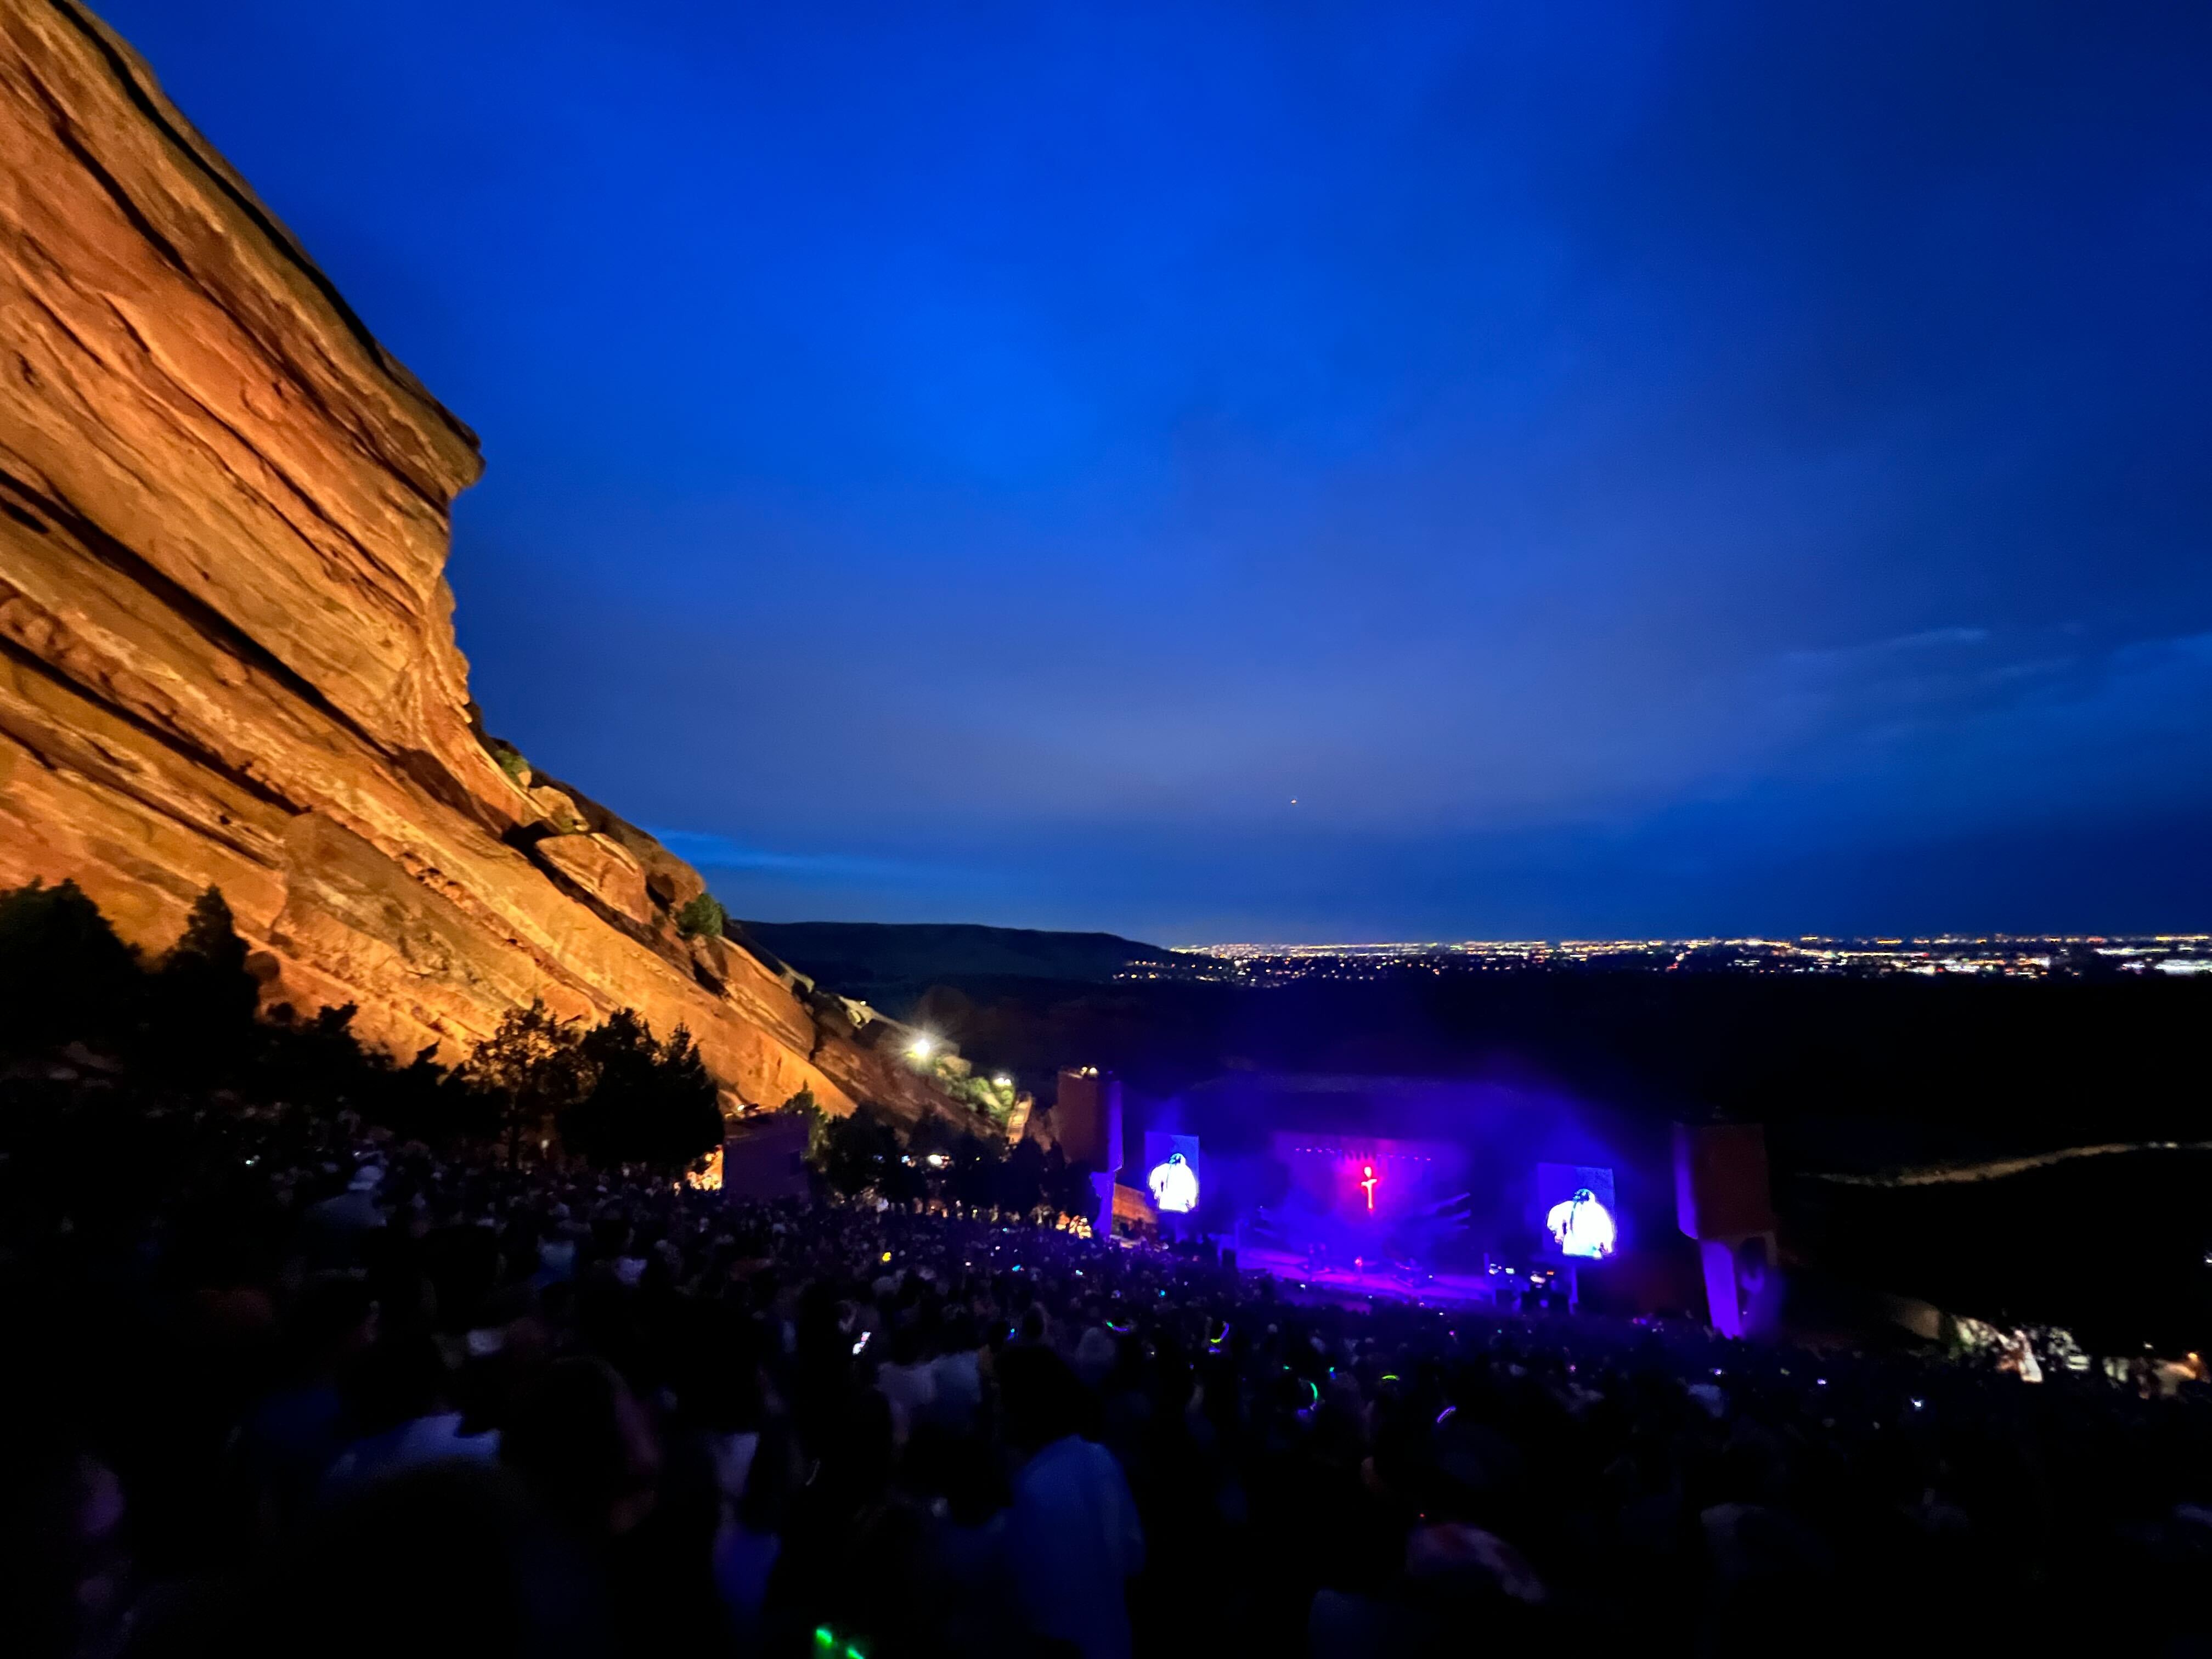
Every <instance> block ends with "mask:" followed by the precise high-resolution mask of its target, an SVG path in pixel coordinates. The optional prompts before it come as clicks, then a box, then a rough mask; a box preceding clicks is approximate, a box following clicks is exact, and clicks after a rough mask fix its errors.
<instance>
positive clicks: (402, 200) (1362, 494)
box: [100, 0, 2212, 943]
mask: <svg viewBox="0 0 2212 1659" xmlns="http://www.w3.org/2000/svg"><path fill="white" fill-rule="evenodd" d="M100 9H101V10H102V12H103V15H106V17H107V18H108V19H109V20H110V21H112V22H113V23H114V24H115V25H116V26H117V27H118V28H119V29H120V30H121V31H122V32H123V33H125V35H126V36H128V37H129V38H130V39H131V40H132V41H133V42H134V43H135V44H136V45H137V46H138V48H139V49H140V50H141V51H142V52H143V53H144V54H145V55H146V57H147V58H149V60H150V61H151V63H152V64H154V66H155V70H157V71H158V72H159V73H160V75H161V77H162V79H163V81H164V82H165V83H166V84H167V88H168V89H169V90H170V92H171V93H172V94H173V96H174V97H175V98H176V100H177V101H178V102H179V104H180V105H181V106H183V107H184V108H185V111H186V112H187V113H188V114H190V115H191V117H192V118H194V119H195V120H196V121H197V123H198V124H199V125H201V126H202V128H203V129H204V131H206V132H207V133H208V134H209V136H210V137H211V138H212V139H213V140H214V141H215V142H216V143H217V144H218V145H219V146H220V147H221V148H222V149H223V150H225V151H226V152H227V153H228V155H230V157H231V158H232V159H233V160H234V161H235V162H236V163H237V164H238V165H239V167H240V168H241V169H242V170H243V171H244V173H246V176H247V177H248V178H249V179H252V181H253V183H254V185H256V186H257V188H258V190H259V191H260V192H261V194H262V195H263V196H264V198H265V199H267V201H268V202H269V203H270V205H271V206H272V207H274V208H275V209H276V211H277V212H278V213H279V214H280V215H281V216H283V218H284V219H286V220H287V221H288V222H289V223H290V224H291V226H292V227H293V228H294V229H295V231H296V232H297V233H298V234H300V236H301V239H302V240H304V241H305V243H306V244H307V247H308V248H309V249H310V251H311V252H313V253H314V254H315V256H316V257H317V258H319V260H320V261H321V262H322V264H324V265H325V268H326V269H327V270H329V271H330V272H331V275H332V276H334V277H335V279H336V280H337V283H339V285H340V286H341V287H342V288H343V289H344V290H345V292H346V294H347V295H348V296H349V299H350V300H352V301H353V302H354V304H355V305H356V308H357V309H358V310H359V311H360V312H361V313H362V315H363V316H364V317H365V318H366V319H368V322H369V324H370V325H371V326H372V327H374V329H376V330H377V331H378V332H379V333H380V335H381V336H382V337H383V338H384V339H385V341H386V343H388V344H389V345H390V346H391V347H392V349H394V350H395V351H396V352H397V353H398V355H399V356H401V357H402V358H404V360H405V361H406V362H408V363H409V364H410V366H411V367H412V368H414V369H415V370H416V372H417V373H418V374H421V375H422V378H423V380H425V381H426V382H427V383H428V385H429V386H431V388H432V389H433V390H434V391H435V392H437V393H438V394H439V395H440V396H441V398H444V400H445V401H446V402H447V404H450V405H451V406H452V407H453V409H454V410H456V411H457V412H458V413H459V415H460V416H462V417H463V418H464V419H465V420H467V421H468V422H471V424H472V425H474V426H475V427H476V428H477V430H478V431H479V432H480V433H481V434H482V435H483V447H484V452H485V455H486V457H487V459H488V462H489V471H488V473H487V476H486V477H485V480H484V482H483V483H482V484H481V485H480V486H478V487H477V489H475V490H474V491H472V492H471V494H470V495H468V496H466V497H465V498H464V500H463V501H462V502H461V505H460V507H459V514H458V522H457V529H456V537H455V551H454V558H453V584H454V586H455V589H456V591H457V592H458V594H459V607H460V608H459V628H460V635H461V641H462V644H463V646H464V647H465V649H466V650H467V652H468V653H469V656H470V658H471V660H472V662H473V664H474V669H475V678H474V684H475V687H476V691H477V696H478V698H479V699H480V701H481V702H483V705H484V707H485V709H486V711H487V717H488V719H489V723H490V725H491V726H492V728H493V729H494V730H495V731H497V732H501V733H502V734H503V735H505V736H507V737H509V738H513V740H514V741H515V742H517V743H518V744H520V745H521V747H522V748H523V749H524V750H526V752H528V753H529V754H530V755H531V756H532V757H533V758H535V759H537V760H538V761H539V762H540V763H542V764H544V766H545V767H546V768H548V769H550V770H551V771H553V772H555V773H556V774H559V775H562V776H564V777H568V778H569V779H571V780H573V781H575V782H577V783H579V784H580V785H581V786H583V787H586V789H588V790H590V791H592V793H595V794H597V795H599V796H600V797H601V798H602V799H605V800H606V801H607V802H608V803H609V804H610V805H613V806H615V807H617V809H618V810H620V811H623V812H624V813H625V814H626V815H627V816H629V817H633V818H635V819H636V820H638V821H639V822H641V823H646V824H647V825H650V826H652V827H653V828H655V829H658V830H659V831H661V832H662V833H663V834H664V835H665V836H666V838H667V839H668V840H669V841H670V842H671V845H674V846H676V847H677V848H678V849H679V850H681V851H683V852H684V853H685V854H688V855H690V856H691V857H692V858H693V859H694V860H696V861H697V862H699V863H700V864H701V865H702V866H707V867H708V874H709V876H710V878H712V879H713V880H714V883H715V884H716V887H717V889H718V890H719V891H720V893H721V895H722V896H723V897H724V898H725V900H726V902H728V903H729V904H730V905H731V907H732V908H733V909H734V910H736V911H737V912H738V913H739V914H740V915H756V916H763V917H769V918H775V919H798V918H803V917H810V918H811V917H836V918H854V919H860V918H867V919H878V920H887V921H898V920H922V919H928V920H970V921H1002V922H1012V923H1020V924H1026V925H1036V926H1078V927H1109V928H1114V929H1116V930H1119V931H1122V932H1127V933H1135V934H1138V935H1140V936H1144V937H1147V938H1151V939H1158V940H1160V941H1162V942H1165V943H1182V942H1186V941H1194V940H1200V939H1299V938H1304V939H1328V938H1401V937H1428V938H1434V937H1469V936H1486V937H1527V936H1532V935H1551V936H1559V935H1562V934H1565V935H1576V934H1582V935H1589V934H1607V935H1617V934H1633V933H1709V932H1719V931H1731V932H1746V931H1759V932H1766V933H1801V932H1814V931H1820V932H1894V931H1929V930H1935V929H1939V928H2008V929H2015V930H2021V931H2028V930H2035V929H2041V928H2072V929H2081V930H2088V929H2112V930H2124V929H2160V928H2174V929H2179V928H2185V927H2187V928H2203V927H2212V442H2208V440H2212V408H2209V407H2208V400H2207V388H2208V386H2212V7H2206V6H2204V5H2203V4H2202V3H2201V0H2198V3H2191V4H2177V5H2173V6H2171V7H2159V6H2134V5H2129V4H2125V3H2122V4H2116V5H2111V6H2083V5H2039V4H2034V3H2030V0H1991V3H1988V4H1983V5H1954V6H1945V5H1942V4H1938V3H1929V0H1912V3H1897V4H1889V3H1867V0H1850V3H1838V4H1833V5H1796V4H1786V5H1776V4H1773V3H1771V0H1750V3H1744V4H1741V5H1692V6H1672V5H1662V4H1657V3H1653V0H1621V3H1616V4H1611V5H1574V4H1560V3H1528V4H1515V5H1498V4H1471V3H1470V4H1455V5H1443V6H1437V7H1431V8H1421V7H1401V6H1395V5H1388V4H1378V3H1364V4H1359V5H1350V4H1346V5H1342V6H1325V5H1313V4H1299V3H1284V0H1267V3H1255V4H1251V5H1249V6H1243V7H1227V6H1212V5H1205V4H1200V3H1193V0H1176V3H1168V4H1162V5H1158V6H1151V5H1145V4H1139V3H1135V0H1110V3H1097V4H1091V5H1085V6H1054V5H1046V4H1040V3H1019V4H1006V5H1000V6H991V5H974V6H961V7H945V8H937V7H931V6H927V5H921V4H913V3H899V4H888V5H884V6H882V7H880V8H861V7H847V6H842V5H838V4H835V3H829V0H803V3H794V4H788V5H779V6H767V5H748V4H743V3H736V0H620V3H616V0H602V3H584V0H435V3H433V0H314V3H313V4H303V3H300V0H106V3H105V4H104V5H102V6H101V7H100ZM1293 798H1295V799H1296V802H1297V804H1296V805H1292V800H1293Z"/></svg>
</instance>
